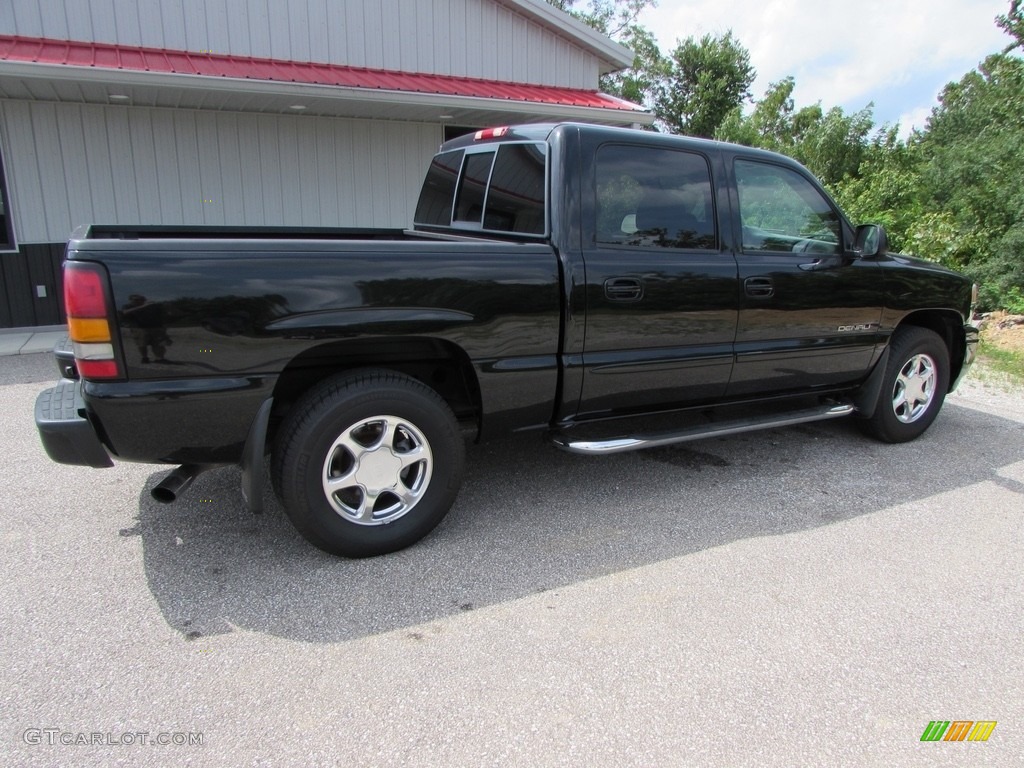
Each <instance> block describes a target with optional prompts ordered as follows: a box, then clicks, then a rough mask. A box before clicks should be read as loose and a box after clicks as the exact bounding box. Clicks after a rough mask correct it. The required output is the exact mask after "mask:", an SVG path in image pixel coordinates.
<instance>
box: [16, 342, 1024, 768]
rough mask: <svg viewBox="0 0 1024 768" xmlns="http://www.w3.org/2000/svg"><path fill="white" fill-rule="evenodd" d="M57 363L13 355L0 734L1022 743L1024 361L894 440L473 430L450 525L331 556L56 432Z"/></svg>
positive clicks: (149, 754)
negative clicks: (609, 439) (559, 436)
mask: <svg viewBox="0 0 1024 768" xmlns="http://www.w3.org/2000/svg"><path fill="white" fill-rule="evenodd" d="M55 377H56V367H55V366H54V365H53V364H52V361H51V359H50V357H49V355H40V354H23V355H18V356H13V357H4V358H2V359H0V434H2V435H3V438H4V439H3V440H2V441H0V511H2V518H0V629H2V631H0V764H2V765H11V766H34V765H52V766H67V765H81V766H92V765H96V766H107V765H129V766H138V765H146V766H161V765H168V766H171V765H173V766H188V765H196V766H236V765H237V766H242V765H257V766H263V765H266V766H291V765H294V766H314V765H340V764H348V765H356V766H364V765H365V766H371V765H372V766H503V767H504V766H531V767H532V766H587V767H588V768H590V767H591V766H614V768H622V767H624V766H645V767H647V766H776V765H778V766H794V765H807V766H844V765H851V766H860V765H865V766H886V767H887V768H888V767H889V766H918V765H920V766H935V765H939V766H945V765H948V766H965V765H971V766H987V765H992V766H1017V765H1020V764H1021V755H1024V643H1022V633H1021V627H1022V618H1024V595H1022V589H1021V587H1022V583H1024V580H1022V578H1021V577H1022V569H1024V565H1022V563H1024V526H1022V522H1024V521H1022V517H1024V393H1022V392H1021V391H1020V390H1019V389H1018V390H1010V389H1004V388H1002V387H1000V386H998V385H995V384H980V383H970V384H969V385H968V386H967V387H966V388H965V389H964V391H963V392H961V393H958V394H956V395H954V396H952V397H951V398H950V399H949V400H947V404H946V406H945V408H944V410H943V412H942V414H941V415H940V416H939V419H938V421H937V422H936V423H935V425H934V426H933V427H932V429H931V430H930V431H929V432H928V433H927V434H926V435H925V436H924V437H923V438H922V439H920V440H918V441H916V442H914V443H910V444H906V445H898V446H887V445H882V444H879V443H876V442H873V441H871V440H869V439H867V438H865V437H862V436H861V435H860V433H859V432H858V431H857V430H856V428H855V426H854V425H853V424H852V423H851V422H849V421H836V422H828V423H821V424H811V425H806V426H801V427H793V428H789V429H782V430H772V431H768V432H762V433H753V434H748V435H739V436H733V437H728V438H720V439H715V440H709V441H705V442H700V443H691V444H687V445H685V446H681V447H675V448H663V449H655V450H651V451H647V452H640V453H634V454H621V455H617V456H608V457H601V458H587V457H581V456H573V455H569V454H565V453H561V452H559V451H557V450H555V449H553V448H550V447H548V446H547V445H545V444H544V443H543V442H542V441H541V440H540V439H539V438H537V437H520V438H516V439H514V440H510V441H508V442H501V443H494V444H486V445H483V446H478V447H475V448H473V449H472V450H471V451H470V452H469V461H468V475H467V478H466V482H465V484H464V487H463V490H462V493H461V495H460V497H459V500H458V502H457V503H456V506H455V508H454V509H453V510H452V512H451V513H450V514H449V516H448V518H447V519H446V520H445V522H444V523H443V524H442V525H441V526H440V527H439V528H438V530H437V531H435V532H434V533H433V534H432V535H431V536H430V537H428V538H427V539H426V540H424V541H423V542H422V543H420V544H419V545H417V546H415V547H413V548H411V549H409V550H406V551H403V552H400V553H397V554H394V555H390V556H386V557H382V558H377V559H372V560H363V561H347V560H341V559H337V558H334V557H331V556H329V555H326V554H323V553H321V552H319V551H317V550H315V549H313V548H312V547H310V546H309V545H307V544H306V543H305V541H304V540H303V539H301V538H300V537H299V536H298V534H297V533H295V531H294V530H293V529H292V528H291V526H290V525H289V524H288V522H287V520H286V519H285V517H284V514H283V512H282V510H281V507H280V505H279V504H278V503H277V502H276V500H274V499H273V498H272V497H269V496H268V498H267V510H266V512H265V513H264V514H263V515H260V516H252V515H249V514H247V513H246V512H245V511H244V510H243V508H242V504H241V500H240V497H239V493H238V481H239V473H238V471H237V470H234V469H221V470H216V471H213V472H210V473H207V474H205V475H202V476H200V477H199V478H198V479H197V480H196V482H195V484H194V485H193V487H192V489H191V490H190V491H189V493H188V494H187V496H186V497H185V498H184V499H183V500H182V501H180V502H178V503H177V504H175V505H171V506H163V505H160V504H157V503H156V502H155V501H153V500H152V499H151V498H150V495H149V489H150V488H152V487H153V486H154V485H155V484H156V483H157V482H158V481H159V480H160V479H162V478H163V476H164V475H165V474H166V470H164V469H161V468H159V467H154V466H150V465H130V464H120V463H119V464H118V465H117V466H116V467H115V468H113V469H108V470H92V469H88V468H77V467H67V466H59V465H56V464H53V463H52V462H50V461H49V460H48V459H47V458H46V456H45V454H44V453H43V451H42V448H41V446H40V444H39V440H38V438H37V436H36V434H35V428H34V425H33V421H32V409H33V403H34V400H35V397H36V395H37V393H38V392H39V391H40V390H41V389H43V388H45V387H46V386H49V385H50V383H52V382H53V381H54V380H55ZM143 428H144V429H155V428H159V427H158V426H154V425H140V429H143ZM932 721H943V722H945V721H950V722H954V721H974V722H980V721H987V722H996V726H995V728H994V730H992V732H991V735H990V737H989V738H988V740H987V741H984V742H980V741H975V742H970V741H962V742H954V741H938V742H923V741H921V737H922V735H923V734H924V732H925V730H926V728H928V726H929V723H931V722H932Z"/></svg>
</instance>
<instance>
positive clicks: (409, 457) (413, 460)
mask: <svg viewBox="0 0 1024 768" xmlns="http://www.w3.org/2000/svg"><path fill="white" fill-rule="evenodd" d="M395 456H396V457H397V458H398V460H399V461H400V462H402V469H408V468H409V467H411V466H412V465H413V464H419V463H420V462H421V461H423V460H424V459H425V458H426V451H424V450H423V446H422V445H417V446H416V447H415V448H413V449H412V450H411V451H406V452H405V453H396V454H395Z"/></svg>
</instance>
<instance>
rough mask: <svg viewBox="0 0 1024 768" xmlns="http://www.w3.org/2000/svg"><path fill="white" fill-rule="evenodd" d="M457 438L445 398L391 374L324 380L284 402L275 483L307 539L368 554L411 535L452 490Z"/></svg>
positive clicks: (414, 537) (458, 467) (459, 461)
mask: <svg viewBox="0 0 1024 768" xmlns="http://www.w3.org/2000/svg"><path fill="white" fill-rule="evenodd" d="M464 462H465V446H464V444H463V440H462V436H461V434H460V432H459V427H458V423H457V422H456V420H455V416H454V414H452V411H451V409H450V408H449V407H448V405H447V403H445V401H444V400H443V399H442V398H441V397H440V396H439V395H438V394H437V393H436V392H434V390H432V389H430V388H429V387H427V386H426V385H424V384H422V383H420V382H418V381H416V380H415V379H411V378H409V377H407V376H404V375H402V374H399V373H394V372H390V371H382V370H364V371H357V372H353V373H348V374H344V375H341V376H337V377H333V378H331V379H328V380H326V381H324V382H322V383H320V384H318V385H317V386H315V387H314V388H313V389H311V390H310V391H309V392H307V393H306V394H305V395H304V396H303V397H302V398H301V399H300V400H299V401H298V402H297V403H296V404H295V407H294V408H293V409H292V411H291V413H290V414H289V416H288V418H287V419H286V420H285V422H284V424H283V425H282V427H281V430H280V431H279V433H278V437H277V440H276V441H275V446H274V451H273V456H272V466H271V471H272V473H273V479H274V486H275V488H279V489H280V496H281V502H282V503H283V505H284V508H285V512H286V513H287V515H288V517H289V519H290V520H291V521H292V524H293V525H294V526H295V527H296V529H298V531H299V533H301V534H302V535H303V536H304V537H305V538H306V539H307V540H308V541H309V542H310V543H311V544H313V545H314V546H317V547H319V548H320V549H322V550H324V551H325V552H330V553H331V554H334V555H341V556H343V557H373V556H375V555H383V554H387V553H388V552H394V551H396V550H399V549H403V548H405V547H408V546H410V545H411V544H415V543H416V542H417V541H419V540H420V539H422V538H423V537H424V536H426V535H427V534H428V533H430V532H431V531H432V530H434V528H435V527H437V525H438V523H440V522H441V520H442V519H443V518H444V516H445V514H447V512H448V510H449V509H450V508H451V505H452V504H453V503H454V501H455V497H456V495H457V494H458V490H459V485H460V484H461V482H462V472H463V466H464Z"/></svg>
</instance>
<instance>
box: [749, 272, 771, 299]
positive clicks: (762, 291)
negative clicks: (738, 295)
mask: <svg viewBox="0 0 1024 768" xmlns="http://www.w3.org/2000/svg"><path fill="white" fill-rule="evenodd" d="M743 290H744V291H745V292H746V294H747V296H750V297H751V298H754V299H770V298H771V297H772V296H774V295H775V283H773V282H772V279H771V278H770V277H748V278H747V279H746V280H744V281H743Z"/></svg>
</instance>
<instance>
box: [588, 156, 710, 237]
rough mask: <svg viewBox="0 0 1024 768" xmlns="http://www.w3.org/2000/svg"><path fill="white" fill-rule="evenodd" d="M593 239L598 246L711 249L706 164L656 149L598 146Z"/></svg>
mask: <svg viewBox="0 0 1024 768" xmlns="http://www.w3.org/2000/svg"><path fill="white" fill-rule="evenodd" d="M596 238H597V243H598V245H599V246H623V245H624V246H632V247H637V248H686V249H695V250H712V249H714V248H716V247H717V244H718V234H717V228H716V226H715V206H714V196H713V194H712V188H711V169H710V167H709V165H708V161H707V159H706V158H705V157H703V156H702V155H699V154H696V153H694V152H686V151H680V150H674V149H662V148H659V147H637V146H627V145H615V144H611V145H605V146H603V147H601V148H600V149H599V150H598V153H597V227H596Z"/></svg>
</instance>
